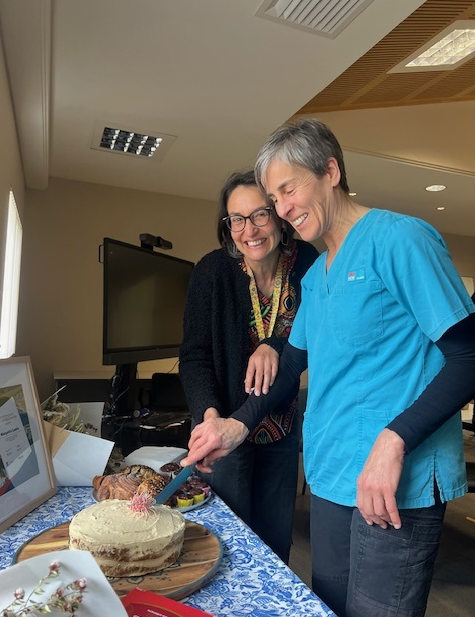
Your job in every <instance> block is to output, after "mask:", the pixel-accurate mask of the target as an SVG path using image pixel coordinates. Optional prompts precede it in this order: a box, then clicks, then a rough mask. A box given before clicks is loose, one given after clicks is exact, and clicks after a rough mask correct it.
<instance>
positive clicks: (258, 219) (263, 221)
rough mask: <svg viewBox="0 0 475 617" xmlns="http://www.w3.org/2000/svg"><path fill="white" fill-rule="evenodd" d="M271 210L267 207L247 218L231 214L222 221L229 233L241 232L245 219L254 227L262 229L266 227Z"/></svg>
mask: <svg viewBox="0 0 475 617" xmlns="http://www.w3.org/2000/svg"><path fill="white" fill-rule="evenodd" d="M272 210H273V208H272V206H267V207H266V208H260V209H259V210H254V212H252V213H251V214H250V215H249V216H244V215H243V214H231V215H230V216H225V217H224V218H223V221H224V222H225V223H226V225H227V226H228V227H229V229H230V230H231V231H242V230H243V229H244V228H245V227H246V220H247V219H249V220H250V221H251V223H252V224H253V225H254V226H255V227H264V225H267V223H268V222H269V219H270V213H271V212H272Z"/></svg>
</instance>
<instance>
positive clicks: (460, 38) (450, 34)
mask: <svg viewBox="0 0 475 617" xmlns="http://www.w3.org/2000/svg"><path fill="white" fill-rule="evenodd" d="M474 56H475V20H459V21H455V22H454V23H453V24H451V25H450V26H449V27H448V28H445V30H443V31H442V32H440V33H439V34H438V35H437V36H436V37H434V38H432V39H431V40H430V41H428V42H427V43H426V44H425V45H423V46H422V47H421V48H419V49H418V50H417V51H416V52H414V53H413V54H411V55H410V56H409V57H408V58H406V59H405V60H403V61H402V62H400V63H399V64H397V65H396V66H395V67H394V68H392V69H391V70H390V71H388V72H389V73H404V72H411V73H412V72H415V71H447V70H451V69H454V68H457V67H458V66H460V65H461V64H463V63H464V62H467V60H470V59H471V58H473V57H474Z"/></svg>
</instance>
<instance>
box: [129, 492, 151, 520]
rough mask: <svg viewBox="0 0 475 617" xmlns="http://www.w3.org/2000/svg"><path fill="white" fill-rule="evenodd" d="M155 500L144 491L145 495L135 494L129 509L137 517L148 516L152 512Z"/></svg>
mask: <svg viewBox="0 0 475 617" xmlns="http://www.w3.org/2000/svg"><path fill="white" fill-rule="evenodd" d="M153 502H154V498H153V497H152V496H151V495H150V493H148V492H147V491H144V492H143V493H135V494H134V496H133V497H132V499H131V500H130V502H129V508H130V510H131V511H132V512H133V514H136V515H137V516H147V515H149V514H150V512H151V511H152V504H153Z"/></svg>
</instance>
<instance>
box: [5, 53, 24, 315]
mask: <svg viewBox="0 0 475 617" xmlns="http://www.w3.org/2000/svg"><path fill="white" fill-rule="evenodd" d="M0 126H1V129H2V138H1V139H0V289H2V283H3V270H4V259H5V236H6V227H7V213H8V198H9V194H10V189H13V193H14V195H15V200H16V202H17V206H18V210H19V212H20V217H21V219H22V221H23V220H24V216H23V214H24V181H23V170H22V166H21V160H20V152H19V148H18V142H17V136H16V128H15V119H14V117H13V109H12V104H11V99H10V90H9V85H8V80H7V75H6V70H5V63H4V59H3V52H2V47H1V45H0ZM1 306H2V304H1V294H0V310H1Z"/></svg>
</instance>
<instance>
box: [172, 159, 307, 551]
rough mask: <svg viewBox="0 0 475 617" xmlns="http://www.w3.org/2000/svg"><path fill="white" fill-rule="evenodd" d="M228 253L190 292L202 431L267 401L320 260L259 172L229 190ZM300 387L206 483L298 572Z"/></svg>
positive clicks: (184, 361) (188, 315) (224, 215)
mask: <svg viewBox="0 0 475 617" xmlns="http://www.w3.org/2000/svg"><path fill="white" fill-rule="evenodd" d="M217 234H218V240H219V242H220V244H221V247H222V248H221V249H218V250H215V251H213V252H211V253H209V254H207V255H205V256H204V257H203V258H202V259H201V261H200V262H199V263H198V264H197V265H196V267H195V268H194V271H193V274H192V278H191V281H190V285H189V289H188V298H187V305H186V309H185V318H184V338H183V344H182V346H181V351H180V378H181V380H182V383H183V388H184V390H185V394H186V397H187V401H188V406H189V409H190V411H191V413H192V416H193V421H194V424H200V423H201V422H203V421H204V420H207V419H210V418H219V417H224V418H226V417H227V416H228V415H229V414H231V412H232V411H234V410H235V409H237V408H238V407H240V405H242V403H243V402H244V401H245V400H246V398H247V396H248V393H249V392H251V389H252V388H253V386H254V385H257V386H258V387H259V388H260V389H262V391H263V392H267V391H268V389H269V387H270V386H271V385H272V382H273V379H274V377H275V375H276V374H277V369H278V362H279V354H280V352H281V351H282V348H283V346H284V343H285V342H286V341H287V338H288V336H289V334H290V329H291V326H292V323H293V320H294V317H295V313H296V310H297V307H298V305H299V303H300V295H301V289H300V281H301V279H302V277H303V275H304V274H305V273H306V271H307V270H308V268H309V267H310V266H311V265H312V264H313V262H314V261H315V260H316V258H317V257H318V251H317V250H316V249H315V248H314V247H313V246H312V245H311V244H308V243H306V242H302V241H297V240H294V239H293V238H292V236H293V230H292V228H291V227H288V226H287V224H286V223H284V222H283V221H282V220H281V219H279V217H278V216H277V214H276V212H275V209H274V207H273V205H272V203H271V202H270V201H269V200H268V199H267V197H265V196H264V195H263V194H262V192H261V191H260V190H259V189H258V188H257V186H256V181H255V179H254V173H253V172H252V171H249V172H245V173H235V174H233V175H232V176H231V177H230V178H229V179H228V181H227V182H226V184H225V185H224V187H223V188H222V190H221V194H220V198H219V206H218V222H217ZM297 393H298V384H296V387H295V388H294V389H293V390H292V392H290V394H289V395H288V396H287V397H285V398H284V399H283V400H282V401H281V402H280V404H279V405H278V406H276V407H275V408H274V409H273V410H272V411H271V412H270V413H269V414H267V416H266V417H265V418H264V419H263V420H262V421H261V422H260V423H259V424H258V426H257V427H256V428H255V429H254V430H253V431H252V432H251V433H250V434H249V436H248V437H247V439H246V440H245V441H244V442H243V443H242V444H241V445H240V446H239V448H237V449H236V450H235V451H234V452H233V453H232V454H231V455H229V456H227V457H226V458H223V459H222V460H220V461H217V462H216V464H215V465H214V466H213V470H212V472H211V473H209V474H203V477H204V479H205V480H206V481H207V482H208V483H209V484H210V485H211V487H212V488H213V490H214V491H215V492H216V493H217V494H218V495H219V496H220V497H221V498H222V499H223V500H224V501H225V502H226V503H227V504H228V505H229V507H230V508H231V509H232V510H234V512H235V513H236V514H237V515H238V516H239V517H240V518H241V519H242V520H243V521H244V522H245V523H246V524H248V525H249V526H250V527H251V528H252V529H253V530H254V531H255V532H256V533H257V534H258V535H259V536H260V537H261V539H262V540H263V541H264V542H265V543H266V544H267V545H268V546H270V548H271V549H272V550H273V551H274V552H275V553H276V554H277V555H278V556H279V557H280V558H281V559H282V560H283V561H284V562H286V563H287V562H288V559H289V553H290V545H291V535H292V525H293V514H294V504H295V496H296V488H297V478H298V457H299V444H300V435H301V422H302V419H301V416H300V414H299V412H298V406H297Z"/></svg>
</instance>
